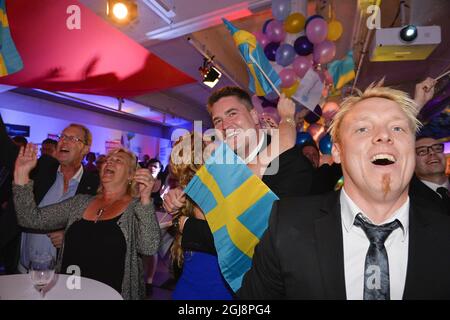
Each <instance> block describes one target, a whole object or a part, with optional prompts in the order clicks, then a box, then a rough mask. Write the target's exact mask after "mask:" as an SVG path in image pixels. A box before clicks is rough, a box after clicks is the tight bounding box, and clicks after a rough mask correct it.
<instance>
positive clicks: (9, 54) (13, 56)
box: [0, 0, 23, 77]
mask: <svg viewBox="0 0 450 320" xmlns="http://www.w3.org/2000/svg"><path fill="white" fill-rule="evenodd" d="M22 68H23V62H22V59H21V58H20V55H19V53H18V52H17V49H16V46H15V45H14V42H13V40H12V37H11V32H10V31H9V24H8V18H7V16H6V0H0V77H3V76H6V75H8V74H11V73H14V72H17V71H19V70H21V69H22Z"/></svg>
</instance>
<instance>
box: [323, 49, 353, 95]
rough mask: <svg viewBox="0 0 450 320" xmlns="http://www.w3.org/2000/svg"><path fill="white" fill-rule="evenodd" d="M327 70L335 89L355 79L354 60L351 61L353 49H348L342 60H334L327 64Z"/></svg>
mask: <svg viewBox="0 0 450 320" xmlns="http://www.w3.org/2000/svg"><path fill="white" fill-rule="evenodd" d="M327 67H328V72H329V73H330V75H331V77H332V78H333V85H334V88H335V89H336V90H339V89H341V88H342V87H343V86H344V85H345V84H346V83H348V82H350V81H352V80H353V79H355V62H354V61H353V51H351V50H350V51H349V52H348V53H347V55H346V57H345V58H344V59H342V60H335V61H333V62H331V63H329V64H328V66H327Z"/></svg>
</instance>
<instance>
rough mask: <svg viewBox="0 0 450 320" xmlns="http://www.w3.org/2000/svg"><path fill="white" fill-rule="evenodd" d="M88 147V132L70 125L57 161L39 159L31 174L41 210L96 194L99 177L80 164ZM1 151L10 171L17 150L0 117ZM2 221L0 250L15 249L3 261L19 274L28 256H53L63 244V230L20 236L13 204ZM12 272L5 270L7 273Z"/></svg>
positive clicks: (0, 160)
mask: <svg viewBox="0 0 450 320" xmlns="http://www.w3.org/2000/svg"><path fill="white" fill-rule="evenodd" d="M91 144H92V134H91V132H90V131H89V129H87V128H86V127H85V126H82V125H79V124H70V125H69V126H68V127H67V128H65V129H64V130H63V132H62V133H61V134H60V135H59V138H58V144H57V147H56V154H55V157H56V159H55V158H53V157H50V156H48V155H43V156H42V157H41V158H39V161H38V164H37V166H36V168H35V169H34V170H33V172H32V179H33V181H34V186H33V187H34V196H35V201H36V203H37V204H38V205H39V206H40V207H43V206H48V205H50V204H54V203H58V202H61V201H63V200H66V199H68V198H71V197H73V196H74V195H75V194H78V193H83V194H95V193H96V192H97V188H98V184H99V177H98V174H95V173H90V172H87V171H86V170H84V169H83V166H82V164H81V162H82V160H83V158H84V156H85V155H86V154H87V153H88V152H89V149H90V147H91ZM0 149H1V150H2V152H0V164H1V165H4V166H5V167H7V168H8V169H9V170H10V172H13V171H14V163H15V160H16V157H17V155H18V153H19V147H17V146H16V145H15V144H14V143H13V142H12V140H11V139H10V138H9V137H8V135H7V133H6V128H5V125H4V123H3V119H2V118H1V116H0ZM1 220H3V221H5V223H1V224H0V235H5V237H4V239H3V236H2V237H1V238H0V240H1V241H0V251H1V250H2V249H3V245H5V246H6V245H8V246H11V245H13V246H16V247H17V250H16V254H9V256H8V257H7V258H5V260H8V265H9V266H11V265H15V266H17V269H18V270H17V271H19V272H26V271H27V269H28V265H29V260H30V254H33V252H35V251H43V250H45V251H48V252H50V253H52V254H53V255H56V249H57V248H60V247H61V245H62V242H63V237H64V233H63V231H62V230H59V231H57V230H25V232H23V233H22V236H20V234H21V233H20V231H21V229H19V227H18V226H17V220H16V217H15V214H14V208H12V201H11V203H10V207H9V208H6V209H5V210H4V212H3V213H2V217H1ZM3 221H2V222H3ZM3 231H5V233H4V232H3ZM6 235H8V237H6ZM19 248H20V258H19V253H18V249H19ZM9 252H10V251H9ZM11 260H15V264H12V263H11ZM17 260H19V263H17ZM14 271H15V270H11V269H9V270H8V272H14Z"/></svg>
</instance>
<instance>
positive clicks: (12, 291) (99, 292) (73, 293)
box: [0, 274, 123, 300]
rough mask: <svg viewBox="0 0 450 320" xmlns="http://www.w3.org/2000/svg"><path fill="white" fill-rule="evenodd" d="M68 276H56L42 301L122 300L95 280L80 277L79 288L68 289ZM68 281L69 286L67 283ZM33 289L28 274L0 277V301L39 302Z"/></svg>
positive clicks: (111, 289) (39, 296)
mask: <svg viewBox="0 0 450 320" xmlns="http://www.w3.org/2000/svg"><path fill="white" fill-rule="evenodd" d="M69 277H71V276H70V275H66V274H57V275H55V278H54V279H53V281H52V283H51V284H49V286H48V287H47V288H46V289H44V291H46V293H45V296H44V298H43V299H44V300H123V298H122V296H121V295H120V294H119V293H118V292H117V291H116V290H114V289H113V288H111V287H110V286H108V285H106V284H104V283H101V282H99V281H96V280H92V279H89V278H84V277H81V279H80V282H79V283H80V288H79V289H77V288H74V289H69V288H71V287H73V284H74V283H75V282H74V281H70V280H73V278H71V279H69ZM68 280H69V285H67V282H68ZM41 299H42V298H41V295H40V293H39V292H38V291H37V290H36V289H35V288H34V287H33V284H32V283H31V279H30V275H29V274H14V275H6V276H0V300H41Z"/></svg>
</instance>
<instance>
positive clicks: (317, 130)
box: [308, 123, 325, 141]
mask: <svg viewBox="0 0 450 320" xmlns="http://www.w3.org/2000/svg"><path fill="white" fill-rule="evenodd" d="M308 132H309V134H310V135H311V136H312V138H313V139H314V141H318V140H319V139H320V138H322V136H323V135H324V134H325V128H324V127H323V126H321V125H320V124H317V123H312V124H310V125H309V127H308Z"/></svg>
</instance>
